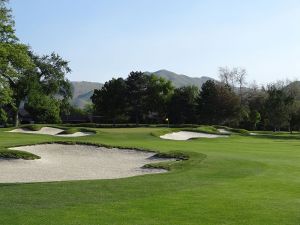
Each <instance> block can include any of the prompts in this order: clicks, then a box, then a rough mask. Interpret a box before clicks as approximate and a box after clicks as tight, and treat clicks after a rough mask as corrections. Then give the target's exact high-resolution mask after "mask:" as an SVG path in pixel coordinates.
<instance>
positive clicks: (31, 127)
mask: <svg viewBox="0 0 300 225" xmlns="http://www.w3.org/2000/svg"><path fill="white" fill-rule="evenodd" d="M20 127H21V128H25V129H28V130H31V131H39V130H40V129H42V127H43V126H42V125H38V124H28V125H22V126H20Z"/></svg>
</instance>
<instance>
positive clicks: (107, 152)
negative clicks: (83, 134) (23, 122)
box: [0, 144, 166, 183]
mask: <svg viewBox="0 0 300 225" xmlns="http://www.w3.org/2000/svg"><path fill="white" fill-rule="evenodd" d="M12 150H23V151H27V152H31V153H33V154H36V155H39V156H40V157H41V159H38V160H22V159H17V160H4V159H2V160H0V171H1V173H0V183H16V182H45V181H66V180H92V179H116V178H123V177H132V176H137V175H143V174H152V173H163V172H166V170H162V169H143V168H142V166H144V165H145V164H149V163H155V162H162V161H166V159H158V158H153V157H152V156H153V155H154V154H155V153H151V152H142V151H135V150H120V149H108V148H104V147H96V146H86V145H63V144H43V145H33V146H23V147H15V148H12Z"/></svg>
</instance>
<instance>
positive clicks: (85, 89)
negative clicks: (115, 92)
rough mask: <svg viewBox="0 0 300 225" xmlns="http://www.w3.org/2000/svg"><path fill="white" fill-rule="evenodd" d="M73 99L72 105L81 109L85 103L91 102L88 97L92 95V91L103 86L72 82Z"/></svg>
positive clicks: (95, 83) (93, 83)
mask: <svg viewBox="0 0 300 225" xmlns="http://www.w3.org/2000/svg"><path fill="white" fill-rule="evenodd" d="M71 84H72V87H73V98H72V102H71V103H72V105H74V106H76V107H79V108H83V107H84V106H85V105H86V104H87V103H89V102H91V100H90V97H91V96H92V95H93V92H94V89H99V88H101V87H102V85H103V84H101V83H97V82H87V81H72V82H71Z"/></svg>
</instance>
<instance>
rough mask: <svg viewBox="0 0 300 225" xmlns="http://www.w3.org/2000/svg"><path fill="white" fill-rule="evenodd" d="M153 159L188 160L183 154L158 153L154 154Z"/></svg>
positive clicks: (187, 156)
mask: <svg viewBox="0 0 300 225" xmlns="http://www.w3.org/2000/svg"><path fill="white" fill-rule="evenodd" d="M153 157H157V158H163V159H176V160H188V159H189V158H190V156H189V155H187V154H185V153H183V152H159V153H157V154H155V155H154V156H153Z"/></svg>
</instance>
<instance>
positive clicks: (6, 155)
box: [0, 149, 41, 160]
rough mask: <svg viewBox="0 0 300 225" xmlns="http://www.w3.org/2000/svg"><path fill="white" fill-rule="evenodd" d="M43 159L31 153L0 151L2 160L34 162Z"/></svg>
mask: <svg viewBox="0 0 300 225" xmlns="http://www.w3.org/2000/svg"><path fill="white" fill-rule="evenodd" d="M40 158H41V157H39V156H37V155H35V154H32V153H30V152H24V151H18V150H6V149H3V150H0V159H25V160H34V159H40Z"/></svg>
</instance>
